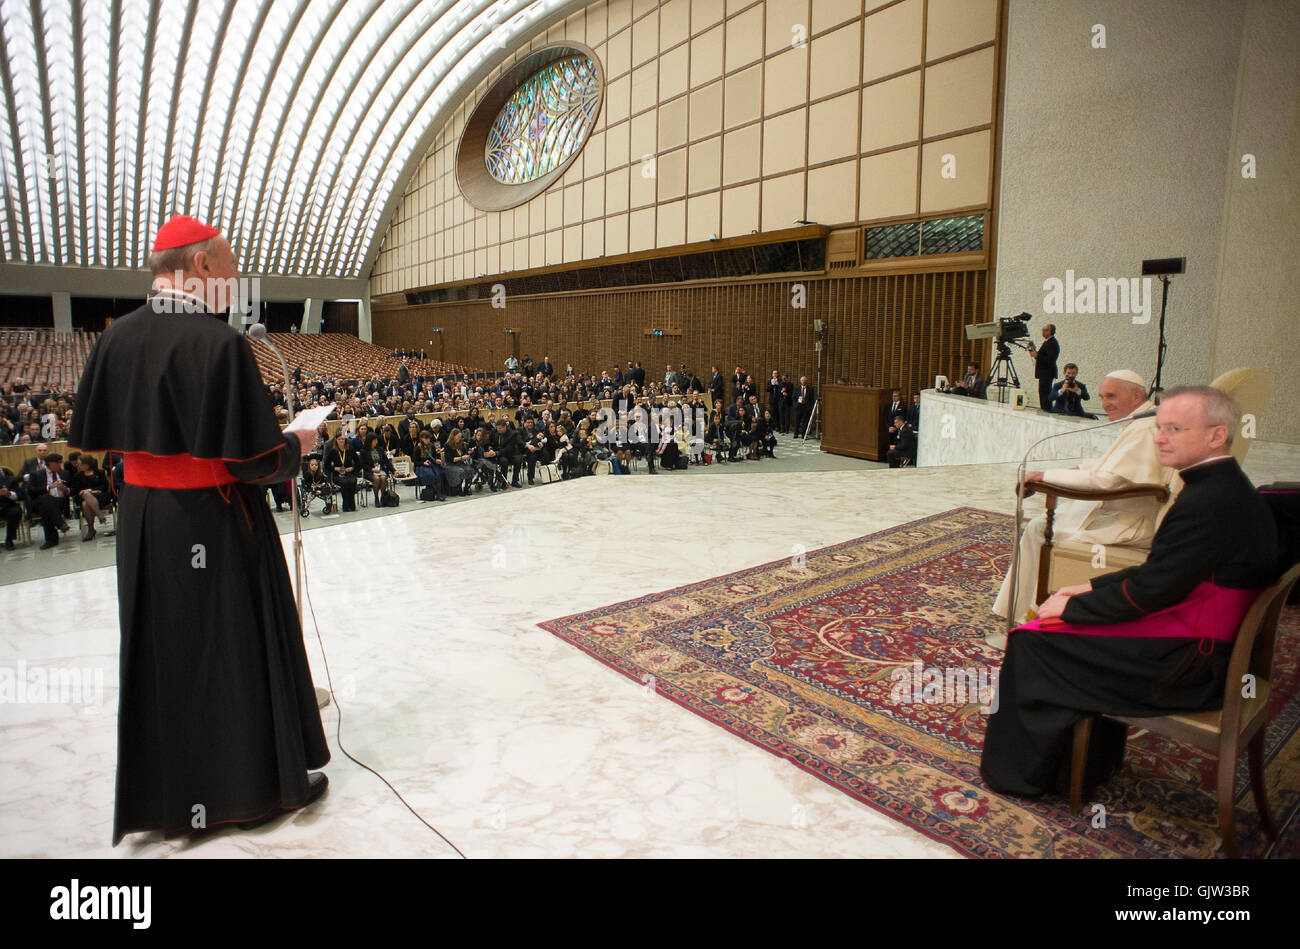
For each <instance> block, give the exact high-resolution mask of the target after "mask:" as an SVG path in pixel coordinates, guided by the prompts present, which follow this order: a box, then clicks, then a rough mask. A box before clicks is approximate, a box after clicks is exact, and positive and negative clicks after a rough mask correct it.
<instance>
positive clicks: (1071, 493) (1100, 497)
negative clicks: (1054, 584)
mask: <svg viewBox="0 0 1300 949" xmlns="http://www.w3.org/2000/svg"><path fill="white" fill-rule="evenodd" d="M1024 489H1025V491H1024V496H1025V497H1029V496H1030V495H1031V494H1035V493H1038V494H1042V495H1044V496H1045V499H1046V501H1047V509H1046V511H1045V512H1044V513H1045V514H1046V515H1047V523H1046V524H1045V525H1044V528H1043V549H1042V554H1041V556H1040V558H1039V562H1038V578H1037V579H1038V588H1037V590H1036V591H1035V592H1036V596H1037V600H1036V602H1038V603H1042V602H1043V600H1045V599H1046V598H1047V595H1048V593H1049V592H1050V591H1049V590H1048V589H1047V577H1048V573H1049V571H1050V569H1051V559H1052V547H1053V540H1054V533H1055V531H1054V523H1055V520H1056V499H1057V498H1071V499H1073V500H1076V501H1114V500H1118V499H1121V498H1142V497H1153V498H1155V499H1156V500H1157V501H1159V502H1160V503H1161V504H1164V503H1165V502H1166V501H1168V500H1169V489H1168V488H1166V487H1164V486H1163V485H1158V484H1135V485H1131V486H1129V487H1126V488H1114V489H1112V490H1109V491H1101V490H1096V489H1091V488H1065V487H1061V486H1059V485H1055V484H1050V483H1048V482H1046V481H1028V482H1026V483H1025V485H1024Z"/></svg>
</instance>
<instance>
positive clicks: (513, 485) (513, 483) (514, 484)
mask: <svg viewBox="0 0 1300 949" xmlns="http://www.w3.org/2000/svg"><path fill="white" fill-rule="evenodd" d="M510 487H512V488H517V487H519V482H518V481H511V482H510Z"/></svg>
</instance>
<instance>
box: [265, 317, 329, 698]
mask: <svg viewBox="0 0 1300 949" xmlns="http://www.w3.org/2000/svg"><path fill="white" fill-rule="evenodd" d="M248 338H249V339H253V340H256V341H257V342H259V343H263V344H264V345H266V346H267V347H269V348H270V350H271V352H273V353H275V355H276V357H277V358H278V359H279V360H280V369H281V371H282V372H283V373H284V407H285V409H287V410H288V412H289V424H290V425H292V424H293V414H294V413H293V399H294V392H293V383H292V381H291V379H290V376H289V364H288V363H287V362H285V361H284V354H283V353H282V352H280V347H279V346H277V345H275V342H274V341H273V340H272V339H271V337H270V336H268V335H267V332H266V324H265V323H254V324H253V325H252V326H250V327H249V328H248ZM295 437H297V436H295ZM289 492H290V493H289V503H290V505H292V507H293V598H294V602H295V603H296V604H297V605H298V629H299V631H301V630H302V523H301V521H300V520H299V518H298V499H299V491H298V479H297V478H290V479H289ZM315 689H316V707H317V708H325V706H327V705H329V704H330V693H329V690H328V689H322V688H320V686H316V687H315Z"/></svg>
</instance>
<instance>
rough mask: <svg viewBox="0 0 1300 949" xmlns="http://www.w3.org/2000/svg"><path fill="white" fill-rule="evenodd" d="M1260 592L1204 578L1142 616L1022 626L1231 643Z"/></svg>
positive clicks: (1036, 622) (1086, 633)
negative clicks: (1093, 622)
mask: <svg viewBox="0 0 1300 949" xmlns="http://www.w3.org/2000/svg"><path fill="white" fill-rule="evenodd" d="M1261 589H1262V588H1261ZM1259 594H1260V589H1254V590H1237V589H1232V588H1230V587H1221V586H1217V585H1215V584H1213V583H1210V582H1208V581H1202V582H1201V583H1199V584H1197V585H1196V589H1194V590H1192V592H1191V593H1190V594H1189V595H1188V597H1187V599H1185V600H1183V601H1182V602H1181V603H1175V604H1174V605H1173V606H1170V607H1166V608H1165V609H1163V610H1160V611H1158V612H1156V613H1151V614H1149V615H1147V616H1143V617H1142V618H1141V619H1135V620H1128V621H1126V622H1123V623H1111V624H1108V625H1105V626H1081V625H1078V624H1075V623H1067V622H1065V621H1064V620H1061V619H1047V620H1032V621H1031V622H1028V623H1025V624H1024V625H1023V626H1020V627H1019V628H1020V629H1031V630H1034V631H1036V632H1043V633H1074V634H1076V635H1081V636H1124V637H1137V638H1152V639H1165V638H1174V637H1182V638H1185V639H1213V640H1215V641H1217V642H1223V643H1230V642H1232V641H1233V640H1234V639H1236V638H1237V629H1238V627H1240V626H1241V621H1242V620H1243V619H1244V618H1245V616H1246V613H1247V612H1248V611H1249V610H1250V607H1251V605H1252V604H1253V603H1254V602H1255V598H1256V597H1258V596H1259ZM1012 632H1014V630H1013V631H1012Z"/></svg>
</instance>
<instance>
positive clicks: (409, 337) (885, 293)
mask: <svg viewBox="0 0 1300 949" xmlns="http://www.w3.org/2000/svg"><path fill="white" fill-rule="evenodd" d="M987 282H988V275H987V273H986V272H985V271H978V270H975V271H954V272H943V273H927V274H920V273H911V274H881V275H865V276H840V275H827V276H824V277H822V276H816V277H804V278H800V279H797V280H796V279H789V278H787V279H773V280H759V281H748V282H735V283H720V284H697V285H687V286H674V287H654V288H644V289H633V290H613V291H607V292H592V293H576V294H567V295H566V294H551V295H546V296H534V297H518V298H511V299H508V300H507V301H506V306H505V307H504V308H501V309H494V308H493V307H492V306H491V303H490V301H489V300H476V301H470V302H462V303H444V304H435V305H428V306H414V307H406V308H398V309H382V308H377V309H376V310H375V311H374V341H375V343H377V344H378V345H381V346H384V347H399V346H404V347H407V348H411V347H414V348H417V349H418V348H420V347H422V346H423V347H426V348H427V347H428V343H429V340H430V339H431V338H432V334H431V332H430V331H431V330H432V329H433V328H434V327H441V328H442V352H443V357H442V358H444V359H445V360H447V361H449V362H457V363H463V364H465V365H469V366H475V367H479V368H481V369H493V370H495V369H500V368H501V367H502V364H503V363H504V361H505V358H506V356H507V354H508V353H509V352H510V338H509V337H508V336H506V334H505V332H504V330H505V329H506V328H507V327H509V328H511V329H514V330H516V331H517V332H518V333H519V334H520V352H521V353H529V354H530V355H531V356H532V357H533V359H534V360H535V361H538V362H540V361H541V359H542V357H543V356H544V355H549V356H550V357H551V361H552V362H553V363H554V364H555V366H556V369H557V371H560V372H563V370H564V366H565V364H566V363H569V362H571V363H573V365H574V367H575V368H576V369H578V370H579V371H581V372H588V371H594V372H596V373H599V372H600V370H601V369H606V368H611V367H612V366H613V365H614V364H615V363H618V364H619V365H620V366H623V365H626V362H627V360H628V359H634V360H640V362H641V364H642V365H643V366H644V367H645V369H646V375H647V377H648V378H654V379H662V378H663V373H664V366H665V364H666V363H672V364H673V365H674V366H676V365H678V364H680V363H686V364H687V365H688V366H690V367H691V368H692V369H694V370H695V371H697V372H699V373H700V376H701V378H702V379H704V380H705V381H706V382H707V378H708V372H709V367H710V366H711V365H716V366H718V368H719V369H720V370H721V371H722V373H723V375H724V376H727V377H730V375H731V372H732V371H733V370H734V369H735V367H736V365H737V363H739V364H740V365H742V366H744V367H745V370H746V371H747V372H749V373H750V374H751V375H752V376H753V377H754V379H755V381H756V382H757V383H758V384H759V387H760V391H761V390H762V387H763V384H764V383H765V381H766V380H767V378H768V377H769V376H770V375H771V373H772V370H773V369H779V370H781V371H782V372H785V373H786V374H787V375H789V376H790V377H792V378H793V379H795V380H797V379H798V377H799V376H800V375H807V376H808V377H809V379H810V380H813V379H816V377H817V354H816V353H815V352H814V350H813V343H814V340H815V333H814V331H813V320H815V319H820V320H823V321H825V323H826V331H825V334H824V339H825V347H824V350H823V353H822V357H823V358H822V370H821V380H822V382H823V383H826V382H835V381H836V380H837V379H838V378H841V377H843V378H845V379H847V380H848V381H849V382H850V383H852V384H855V385H858V384H861V385H868V386H877V387H881V388H886V389H887V388H892V387H894V386H898V387H900V388H902V389H904V390H905V391H906V392H907V393H909V394H910V393H912V392H917V391H919V390H921V389H923V388H928V387H929V386H931V385H932V384H933V381H934V376H935V375H936V374H939V373H942V374H944V375H947V376H948V377H949V378H953V379H955V378H958V377H960V375H961V374H962V369H963V366H964V364H965V362H966V361H967V360H968V359H974V360H976V361H977V362H979V363H980V364H981V365H984V364H986V363H987V361H988V347H987V345H986V344H982V343H981V344H978V345H977V344H973V343H969V342H967V341H966V337H965V333H964V332H963V327H965V326H966V325H968V324H970V323H976V322H979V321H980V320H981V319H983V315H984V300H985V293H986V289H987ZM797 283H802V284H803V285H804V288H805V295H806V296H805V299H806V304H807V305H806V307H804V308H802V309H799V308H795V307H793V306H792V305H791V302H792V289H793V287H794V285H795V284H797ZM654 328H659V329H665V330H668V329H680V330H681V331H682V334H681V335H680V336H669V335H666V336H662V337H652V336H646V335H645V331H646V330H648V329H654ZM728 394H730V386H728Z"/></svg>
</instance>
